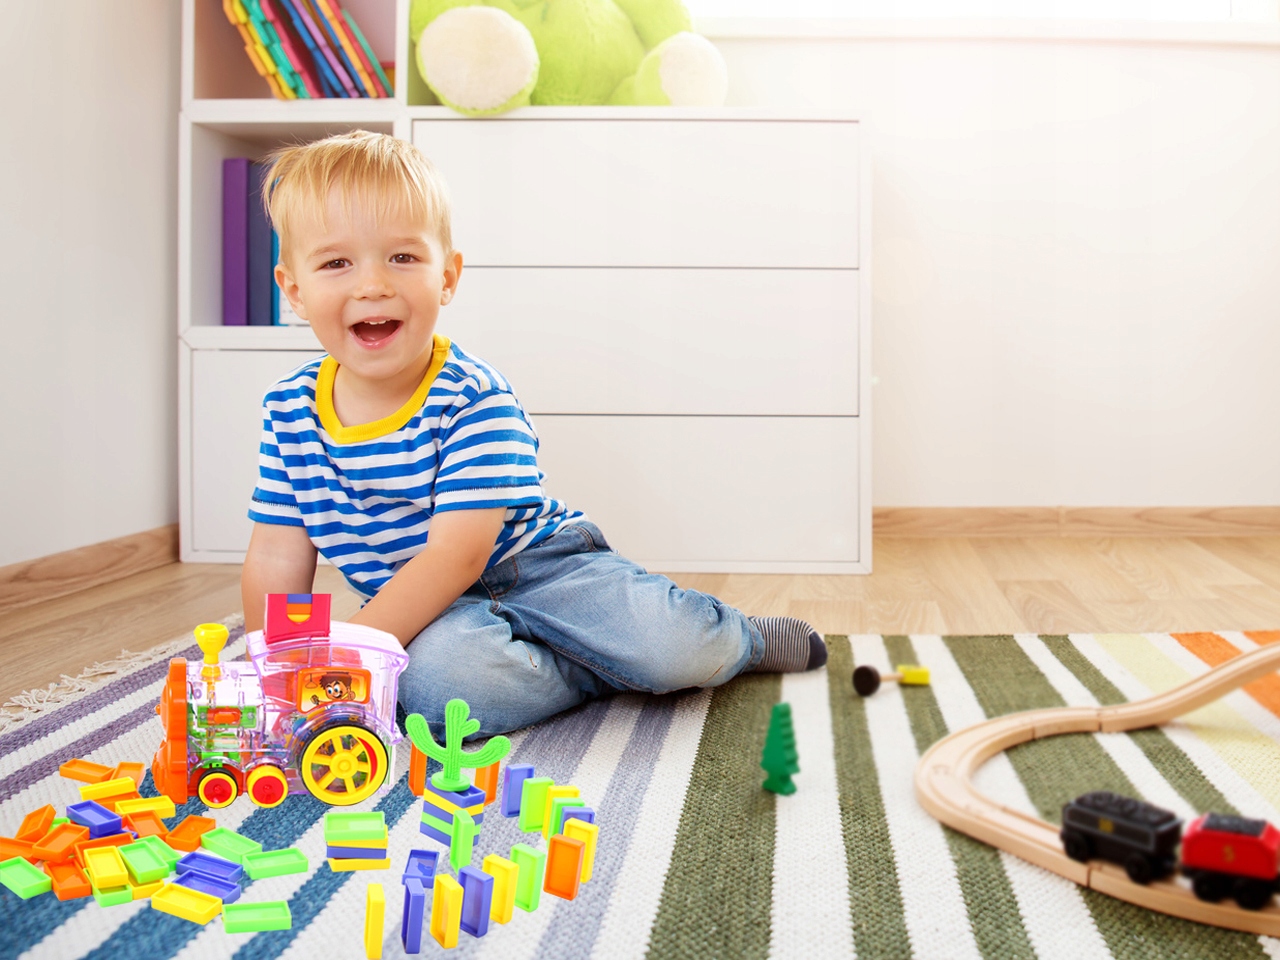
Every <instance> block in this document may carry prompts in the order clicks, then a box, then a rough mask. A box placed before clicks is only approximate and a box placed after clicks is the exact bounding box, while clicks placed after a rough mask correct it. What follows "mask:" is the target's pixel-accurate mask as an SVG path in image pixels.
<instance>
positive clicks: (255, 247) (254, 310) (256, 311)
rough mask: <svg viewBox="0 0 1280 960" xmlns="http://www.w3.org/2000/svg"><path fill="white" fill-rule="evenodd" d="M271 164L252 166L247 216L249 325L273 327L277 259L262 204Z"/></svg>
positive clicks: (269, 224)
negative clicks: (263, 189)
mask: <svg viewBox="0 0 1280 960" xmlns="http://www.w3.org/2000/svg"><path fill="white" fill-rule="evenodd" d="M269 169H270V167H268V166H267V164H265V163H254V164H251V165H250V167H249V194H248V197H247V198H246V200H247V210H246V215H247V219H248V234H249V241H248V244H247V250H248V260H249V263H248V294H249V326H251V327H269V326H271V288H272V286H273V285H274V281H273V279H272V276H271V272H272V269H273V268H274V267H275V263H276V262H275V260H274V259H273V258H272V256H271V223H270V221H268V220H267V211H266V209H265V208H264V207H263V206H262V185H263V183H264V182H265V181H266V179H267V171H268V170H269Z"/></svg>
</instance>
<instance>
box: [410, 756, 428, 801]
mask: <svg viewBox="0 0 1280 960" xmlns="http://www.w3.org/2000/svg"><path fill="white" fill-rule="evenodd" d="M426 784H427V755H426V754H425V753H423V752H422V751H421V750H419V749H418V748H417V747H413V746H411V747H410V748H409V792H410V793H412V794H413V795H414V796H415V797H420V796H422V791H423V790H425V789H426Z"/></svg>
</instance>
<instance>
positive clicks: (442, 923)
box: [431, 873, 462, 950]
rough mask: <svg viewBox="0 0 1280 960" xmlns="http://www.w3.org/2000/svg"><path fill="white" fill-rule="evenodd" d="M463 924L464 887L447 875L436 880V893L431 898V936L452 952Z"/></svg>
mask: <svg viewBox="0 0 1280 960" xmlns="http://www.w3.org/2000/svg"><path fill="white" fill-rule="evenodd" d="M461 922H462V887H461V885H460V884H459V883H458V881H457V880H455V879H453V877H451V876H449V875H448V874H447V873H442V874H440V876H439V877H437V878H436V883H435V892H434V893H433V894H432V896H431V936H432V937H434V938H435V941H436V943H438V944H440V946H442V947H444V948H445V949H446V950H450V949H452V948H453V947H456V946H457V945H458V930H459V928H460V926H459V925H460V924H461Z"/></svg>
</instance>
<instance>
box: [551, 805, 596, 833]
mask: <svg viewBox="0 0 1280 960" xmlns="http://www.w3.org/2000/svg"><path fill="white" fill-rule="evenodd" d="M585 806H586V803H585V802H584V801H583V799H582V798H581V797H556V798H555V799H554V800H552V801H551V829H549V830H548V831H547V836H548V837H551V836H554V835H555V834H557V833H561V832H562V831H563V829H564V812H565V810H567V809H568V808H569V807H585Z"/></svg>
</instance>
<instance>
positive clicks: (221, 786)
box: [196, 770, 236, 809]
mask: <svg viewBox="0 0 1280 960" xmlns="http://www.w3.org/2000/svg"><path fill="white" fill-rule="evenodd" d="M196 794H197V796H199V797H200V800H201V802H203V803H204V805H205V806H206V807H213V808H215V809H217V808H218V807H225V806H227V805H228V804H229V803H231V801H232V800H234V799H235V798H236V782H235V780H234V779H232V777H231V774H229V773H223V772H222V771H221V770H214V771H213V772H211V773H206V774H205V775H204V777H203V778H202V779H201V780H200V788H199V789H198V790H197V791H196Z"/></svg>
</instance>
